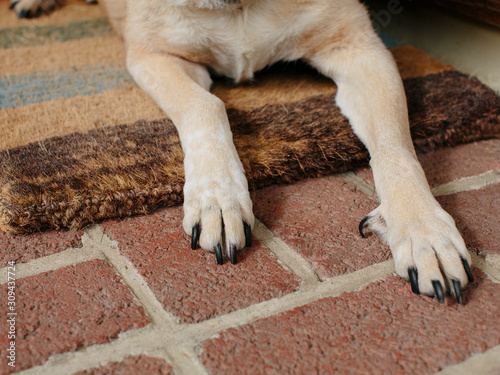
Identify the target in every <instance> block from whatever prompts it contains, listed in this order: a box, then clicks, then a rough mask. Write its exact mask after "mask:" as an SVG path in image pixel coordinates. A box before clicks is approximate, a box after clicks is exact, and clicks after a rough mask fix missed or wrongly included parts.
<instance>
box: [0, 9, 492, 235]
mask: <svg viewBox="0 0 500 375" xmlns="http://www.w3.org/2000/svg"><path fill="white" fill-rule="evenodd" d="M2 11H3V10H2V9H0V20H1V19H2V16H4V17H5V15H6V13H1V12H2ZM65 11H66V12H70V11H71V9H69V10H65ZM92 12H96V11H95V10H94V9H93V10H92ZM73 17H74V18H75V21H74V22H73V23H78V22H80V24H75V25H73V28H74V27H80V28H83V29H85V25H86V24H83V26H82V21H80V20H79V18H78V15H76V14H75V15H73ZM92 17H94V18H92ZM92 17H90V16H89V19H87V20H85V22H86V23H90V24H92V23H97V24H99V25H100V26H99V27H100V32H99V36H96V35H90V36H89V35H86V36H82V35H81V34H82V33H81V32H80V33H79V34H78V33H77V36H76V37H74V38H73V39H71V38H70V39H64V38H62V39H61V40H56V41H54V40H53V39H54V38H55V37H54V32H53V31H50V30H48V31H47V30H46V32H47V35H49V34H50V40H48V41H46V45H45V47H44V48H52V49H53V50H52V52H53V53H56V54H57V53H59V54H60V55H61V54H63V55H64V53H68V51H70V50H72V48H73V49H74V50H75V54H78V53H80V52H79V51H80V50H81V49H82V48H80V47H81V43H86V42H88V40H87V39H93V40H92V43H90V44H89V45H92V46H93V53H92V54H90V55H88V56H87V55H85V56H80V60H79V61H83V63H82V64H85V65H74V66H73V65H71V66H73V68H71V69H68V66H60V67H57V68H54V67H52V66H50V68H48V67H47V68H46V70H47V71H45V72H42V73H40V72H39V70H37V69H36V68H37V67H36V66H35V67H33V68H29V69H31V70H30V71H22V70H21V71H15V70H16V69H18V70H19V69H20V68H19V67H18V66H12V67H11V66H10V65H9V68H8V69H7V70H9V69H11V70H12V71H11V72H10V75H9V71H8V72H7V73H5V77H0V89H3V90H4V91H5V92H6V94H5V96H3V98H4V99H3V101H2V103H1V104H2V105H1V106H0V120H3V121H2V124H3V125H0V126H3V127H4V129H3V130H4V133H3V134H4V136H3V138H2V144H1V147H0V148H1V149H0V163H1V169H0V184H1V186H0V228H2V229H3V230H4V231H7V232H10V233H14V234H22V233H29V232H33V231H37V230H42V229H46V228H55V229H59V228H80V227H82V226H85V225H87V224H89V223H93V222H96V221H99V220H102V219H106V218H114V217H125V216H129V215H135V214H143V213H147V212H150V211H152V210H154V209H156V208H158V207H160V206H170V205H178V204H181V202H182V187H183V181H184V180H183V179H184V175H183V169H182V160H183V154H182V149H181V147H180V144H179V139H178V137H177V133H176V131H175V128H174V126H173V125H172V123H171V122H170V121H169V120H168V119H165V118H162V117H163V114H162V113H161V112H160V111H159V110H158V109H157V108H156V107H155V105H154V104H153V103H151V101H150V99H149V98H147V96H145V94H143V93H142V92H141V91H140V90H139V89H138V88H137V87H136V86H135V85H134V84H133V82H131V80H130V78H129V77H128V76H127V74H126V72H125V70H124V67H123V51H122V50H121V48H122V47H120V45H119V44H118V46H117V43H119V41H118V40H117V39H116V37H115V36H114V35H113V34H112V32H111V31H109V35H107V36H105V37H103V36H102V34H103V28H104V30H107V26H106V25H105V21H103V20H102V19H101V18H100V15H99V14H95V15H92ZM9 20H10V21H9V22H11V24H12V23H14V22H15V21H14V20H12V19H9ZM58 22H59V21H58ZM58 22H56V24H57V25H56V26H50V27H59V28H61V25H60V24H59V23H58ZM103 25H104V26H103ZM94 26H95V25H94ZM20 27H22V26H19V25H15V24H14V25H9V27H8V28H7V29H4V35H6V34H8V33H9V32H11V33H12V35H14V33H15V31H16V30H10V29H16V28H20ZM33 27H38V28H39V29H37V34H36V35H37V38H38V39H37V42H36V44H37V45H36V47H35V46H33V50H35V51H34V52H33V53H35V54H36V53H39V54H40V56H42V55H43V56H44V51H45V50H43V48H42V49H41V47H40V35H39V34H40V33H43V30H42V28H43V27H49V26H47V25H40V26H37V25H35V26H33ZM62 27H66V24H64V25H63V26H62ZM5 30H7V32H5ZM68 30H72V29H71V28H68ZM17 32H20V30H17ZM64 32H67V31H64V30H62V31H60V33H61V35H63V34H64ZM72 32H74V31H72ZM56 37H57V35H56ZM4 39H5V40H3V39H2V34H1V30H0V58H1V57H2V54H4V56H6V54H7V52H9V53H10V54H9V56H10V57H9V58H10V59H11V60H13V61H14V62H15V60H16V58H18V59H19V60H21V58H22V56H23V54H25V53H27V52H26V51H28V50H30V48H27V47H30V45H29V43H28V45H22V46H21V47H19V46H18V45H12V44H8V43H7V39H8V38H7V37H5V38H4ZM56 39H57V38H56ZM42 40H43V39H42ZM2 43H3V44H2ZM22 43H25V44H26V42H25V39H22V40H21V44H22ZM42 44H43V43H42ZM100 44H104V47H102V48H101V47H100ZM47 46H48V47H47ZM79 46H80V47H79ZM106 46H107V47H106ZM37 48H38V50H37ZM100 48H101V49H100ZM112 48H115V49H116V48H117V49H118V50H117V52H116V53H115V54H114V55H113V56H111V57H110V56H108V55H107V53H109V50H110V49H112ZM392 52H393V54H394V56H395V58H396V60H397V62H398V66H399V68H400V71H401V74H402V76H403V78H404V84H405V89H406V94H407V98H408V103H409V113H410V122H411V131H412V135H413V139H414V143H415V147H416V149H417V151H418V152H428V151H432V150H434V149H436V148H439V147H449V146H454V145H456V144H459V143H465V142H471V141H476V140H480V139H487V138H493V137H499V136H500V98H499V97H498V96H497V95H496V94H495V93H494V92H493V91H492V90H490V89H489V88H487V87H486V86H484V85H482V84H481V83H480V82H479V81H477V80H476V79H473V78H470V77H468V76H466V75H464V74H461V73H459V72H457V71H454V70H453V69H452V68H451V67H449V66H446V65H444V64H441V63H439V62H437V61H435V60H433V59H431V58H429V57H428V56H426V55H425V54H423V53H422V52H421V51H418V50H416V49H413V48H411V47H396V48H393V49H392ZM114 59H115V60H116V61H115V60H114ZM39 64H42V66H43V64H44V63H43V61H42V62H39ZM73 64H76V62H75V63H73ZM47 66H49V64H48V63H47ZM75 66H76V67H75ZM29 69H28V70H29ZM49 73H50V74H49ZM49 75H50V77H51V80H49V79H48V78H47V77H48V76H49ZM2 79H3V81H1V80H2ZM80 80H81V81H82V84H81V85H80V83H79V82H80ZM37 82H38V83H40V84H39V85H38V83H37ZM47 82H48V83H47ZM89 82H90V83H89ZM103 82H104V83H103ZM2 85H3V86H2ZM37 85H38V86H37ZM47 86H48V88H47ZM16 90H18V91H16ZM213 91H214V93H215V94H217V95H218V96H219V97H221V98H222V99H223V100H225V102H226V103H227V106H228V113H229V119H230V123H231V126H232V130H233V134H234V140H235V143H236V147H237V150H238V152H239V155H240V158H241V159H242V162H243V165H244V167H245V170H246V173H247V177H248V179H249V184H250V189H257V188H261V187H263V186H266V185H269V184H274V183H290V182H293V181H297V180H299V179H302V178H307V177H317V176H322V175H326V174H331V173H335V172H343V171H347V170H350V169H353V168H356V167H359V166H363V165H366V164H367V162H368V154H367V152H366V150H365V148H364V147H363V145H362V144H361V143H360V142H359V141H358V139H357V138H356V136H355V135H354V134H353V133H352V131H351V129H350V127H349V124H348V123H347V120H346V119H345V118H344V117H343V116H342V115H341V114H340V112H339V110H338V108H337V107H336V106H335V105H334V97H335V91H336V89H335V86H334V84H333V83H332V82H331V81H330V80H328V79H326V78H325V77H322V76H320V75H319V74H318V73H316V72H315V71H313V70H310V69H308V68H307V67H305V66H304V65H301V64H288V65H278V66H275V67H273V68H271V69H268V70H267V71H265V72H263V73H261V74H259V75H258V76H257V78H256V80H255V82H253V83H250V84H245V85H242V86H233V85H232V84H231V83H229V82H225V81H223V80H221V81H217V82H216V84H215V86H214V89H213ZM75 113H76V115H75ZM139 119H142V120H139ZM5 121H6V122H5ZM118 124H121V125H118ZM37 126H39V128H38V127H37ZM78 129H80V131H75V130H78ZM0 130H1V129H0Z"/></svg>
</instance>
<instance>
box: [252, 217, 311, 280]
mask: <svg viewBox="0 0 500 375" xmlns="http://www.w3.org/2000/svg"><path fill="white" fill-rule="evenodd" d="M254 235H255V237H256V238H257V239H258V240H259V241H260V242H261V243H262V245H264V246H265V247H266V248H268V249H269V250H270V251H271V252H272V253H273V254H274V255H275V256H276V257H277V258H278V260H279V261H280V262H281V263H282V265H284V266H285V267H286V268H288V269H289V270H290V271H292V272H293V273H294V274H295V275H296V276H297V277H298V278H299V279H300V280H301V281H302V287H307V286H310V285H314V284H318V283H320V282H321V280H320V278H319V277H318V275H317V274H316V272H315V271H314V269H313V268H312V266H311V265H310V264H309V262H307V261H306V260H305V259H304V258H303V257H302V256H301V255H299V254H298V253H297V252H296V251H295V250H294V249H292V248H291V247H290V246H288V245H287V244H286V243H285V241H283V240H282V239H281V238H279V237H277V236H276V235H275V234H274V233H273V232H272V231H271V230H270V229H269V228H267V227H266V226H265V225H264V224H263V223H262V222H261V221H259V220H257V219H255V227H254Z"/></svg>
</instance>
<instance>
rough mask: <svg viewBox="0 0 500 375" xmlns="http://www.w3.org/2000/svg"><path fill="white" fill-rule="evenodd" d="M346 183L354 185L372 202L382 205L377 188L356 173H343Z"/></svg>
mask: <svg viewBox="0 0 500 375" xmlns="http://www.w3.org/2000/svg"><path fill="white" fill-rule="evenodd" d="M340 177H342V178H343V179H344V180H345V181H347V182H350V183H351V184H353V185H354V186H355V187H356V189H358V190H359V191H361V192H362V193H365V195H367V196H368V198H370V199H371V200H373V201H375V202H377V203H380V199H379V197H378V195H377V191H376V190H375V187H373V186H372V185H371V184H369V183H368V182H366V181H365V180H363V179H362V178H361V177H359V176H358V175H357V174H356V173H354V172H346V173H342V174H341V175H340Z"/></svg>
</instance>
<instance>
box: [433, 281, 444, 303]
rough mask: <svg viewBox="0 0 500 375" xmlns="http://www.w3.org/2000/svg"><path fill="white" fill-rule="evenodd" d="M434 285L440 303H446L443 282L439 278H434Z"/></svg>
mask: <svg viewBox="0 0 500 375" xmlns="http://www.w3.org/2000/svg"><path fill="white" fill-rule="evenodd" d="M432 286H433V287H434V292H435V293H436V298H437V300H438V302H439V303H444V292H443V286H442V285H441V282H440V281H438V280H432Z"/></svg>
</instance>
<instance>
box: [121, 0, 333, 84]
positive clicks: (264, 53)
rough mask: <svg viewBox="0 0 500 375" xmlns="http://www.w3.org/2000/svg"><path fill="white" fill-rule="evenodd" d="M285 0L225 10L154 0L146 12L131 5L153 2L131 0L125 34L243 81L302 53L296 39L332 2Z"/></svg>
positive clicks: (255, 0)
mask: <svg viewBox="0 0 500 375" xmlns="http://www.w3.org/2000/svg"><path fill="white" fill-rule="evenodd" d="M284 1H285V2H286V0H276V1H261V0H249V1H247V2H244V1H243V2H242V3H243V5H239V6H236V7H230V8H229V9H210V10H209V9H200V8H193V7H187V6H169V5H165V4H164V3H161V2H154V8H155V9H154V11H150V12H145V11H144V9H142V11H139V10H138V9H137V10H136V9H134V8H137V7H139V6H140V7H148V6H151V7H152V6H153V5H151V3H145V4H144V3H142V2H136V1H133V2H132V1H129V3H128V4H127V6H128V8H129V12H128V13H129V15H128V17H129V22H128V35H127V37H126V39H127V40H129V41H131V42H132V43H134V42H135V41H137V42H138V43H140V44H142V45H145V43H147V44H146V47H147V48H148V49H149V50H151V51H153V52H160V53H168V54H172V55H176V56H179V57H182V58H183V59H185V60H188V61H191V62H195V63H200V64H202V65H205V66H207V67H209V68H210V69H211V70H212V71H213V72H214V73H216V74H218V75H224V76H227V77H231V78H233V79H234V80H235V81H236V82H239V81H244V80H247V79H251V78H252V77H253V74H254V72H256V71H258V70H260V69H262V68H264V67H265V66H267V65H270V64H272V63H275V62H276V61H279V60H296V59H299V58H301V57H302V56H303V55H304V52H305V49H306V48H305V46H304V45H303V44H301V43H300V42H299V40H300V39H303V38H304V36H305V35H308V34H310V33H311V32H313V30H314V29H316V28H318V27H319V26H318V20H321V19H322V18H324V13H325V11H326V12H332V10H333V9H334V8H335V7H334V6H333V5H332V4H334V3H335V2H333V3H332V2H325V4H324V6H318V5H317V4H318V2H316V6H314V7H311V6H306V5H307V3H308V2H307V1H301V0H295V1H294V0H290V1H293V2H294V3H296V7H294V8H293V10H294V11H290V4H287V5H285V4H283V2H284ZM290 1H288V3H289V2H290ZM138 3H141V4H138ZM327 3H328V4H327ZM320 4H321V2H320ZM327 5H329V6H327ZM297 8H298V9H300V10H299V11H296V10H297ZM322 8H324V9H322ZM330 19H331V18H330ZM330 28H331V25H330ZM153 31H154V32H153Z"/></svg>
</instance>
